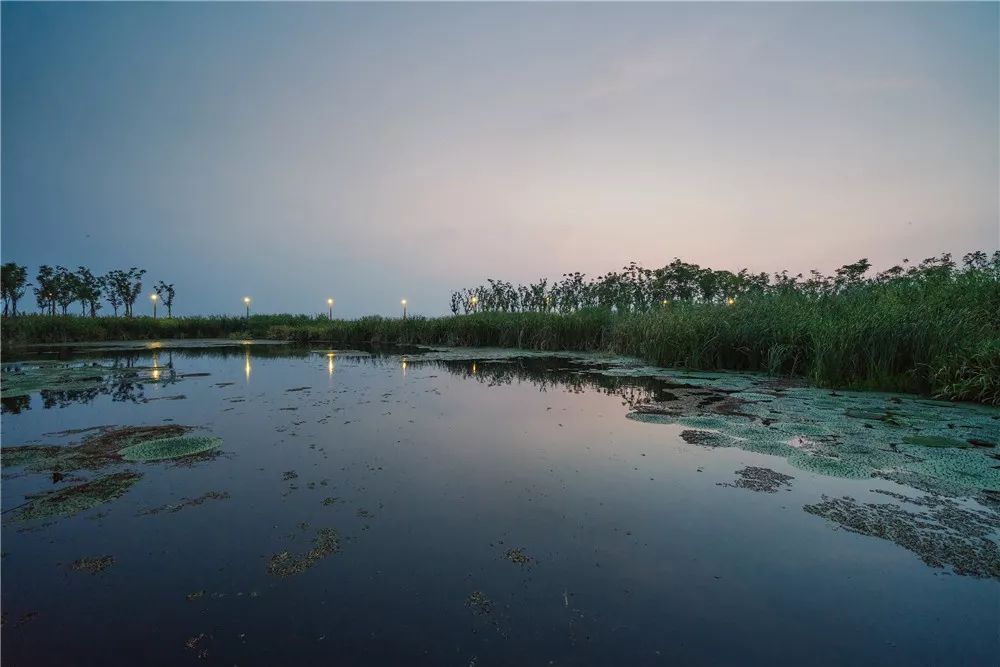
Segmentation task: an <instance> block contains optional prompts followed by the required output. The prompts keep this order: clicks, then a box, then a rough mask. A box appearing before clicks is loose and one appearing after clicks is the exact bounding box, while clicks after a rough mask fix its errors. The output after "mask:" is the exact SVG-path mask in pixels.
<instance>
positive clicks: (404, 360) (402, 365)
mask: <svg viewBox="0 0 1000 667" xmlns="http://www.w3.org/2000/svg"><path fill="white" fill-rule="evenodd" d="M406 363H407V362H406V357H403V361H402V363H401V364H400V366H401V367H402V369H403V377H404V378H405V377H406Z"/></svg>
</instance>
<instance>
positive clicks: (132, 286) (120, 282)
mask: <svg viewBox="0 0 1000 667" xmlns="http://www.w3.org/2000/svg"><path fill="white" fill-rule="evenodd" d="M145 273H146V269H137V268H136V267H134V266H133V267H132V268H131V269H129V270H128V271H122V270H121V269H114V270H113V271H108V274H107V275H106V276H105V277H104V280H105V285H106V286H107V288H108V297H107V298H108V303H110V304H111V307H112V308H114V309H115V315H117V314H118V307H117V306H116V302H117V305H118V306H124V307H125V317H132V306H134V305H135V301H136V299H138V298H139V294H140V293H141V292H142V276H143V275H144V274H145ZM112 294H113V295H114V297H113V298H114V300H112Z"/></svg>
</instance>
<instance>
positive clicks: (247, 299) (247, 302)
mask: <svg viewBox="0 0 1000 667" xmlns="http://www.w3.org/2000/svg"><path fill="white" fill-rule="evenodd" d="M243 303H244V304H245V305H246V307H247V319H248V320H249V319H250V297H248V296H245V297H243Z"/></svg>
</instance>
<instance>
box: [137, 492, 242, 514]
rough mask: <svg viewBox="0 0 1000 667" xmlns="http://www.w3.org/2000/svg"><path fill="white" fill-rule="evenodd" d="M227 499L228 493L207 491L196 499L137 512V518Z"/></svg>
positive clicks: (183, 500) (186, 499) (178, 510)
mask: <svg viewBox="0 0 1000 667" xmlns="http://www.w3.org/2000/svg"><path fill="white" fill-rule="evenodd" d="M228 498H229V492H227V491H221V492H220V491H209V492H208V493H204V494H202V495H200V496H198V497H197V498H184V499H182V500H181V502H179V503H167V504H166V505H160V506H159V507H153V508H151V509H148V510H143V511H142V512H139V516H150V515H153V514H160V513H161V512H171V513H173V512H180V511H181V510H182V509H184V508H185V507H195V506H197V505H201V504H203V503H205V502H207V501H209V500H227V499H228Z"/></svg>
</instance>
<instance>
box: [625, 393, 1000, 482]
mask: <svg viewBox="0 0 1000 667" xmlns="http://www.w3.org/2000/svg"><path fill="white" fill-rule="evenodd" d="M707 378H708V379H698V378H696V377H694V376H691V375H683V374H679V375H675V376H673V377H672V378H671V381H672V382H674V384H673V385H672V386H673V388H672V389H671V393H672V394H673V395H674V398H673V400H669V401H665V402H659V403H652V404H648V405H641V406H636V407H635V409H633V411H632V412H630V413H629V415H628V417H629V418H630V419H633V420H635V421H640V422H646V423H661V424H664V423H665V424H678V425H681V426H684V427H687V428H688V430H685V431H683V432H682V434H681V437H682V439H683V440H685V441H686V442H690V443H693V444H698V445H704V446H720V445H725V444H728V445H731V446H735V447H739V448H741V449H745V450H748V451H752V452H757V453H761V454H771V455H776V456H781V457H783V458H785V459H787V460H788V462H789V464H791V465H792V466H794V467H796V468H799V469H801V470H806V471H809V472H815V473H819V474H823V475H830V476H834V477H844V478H870V477H881V478H886V479H890V480H893V481H896V482H899V483H901V484H908V485H910V486H913V487H914V488H919V489H922V490H925V491H933V492H936V493H942V494H946V495H950V496H976V495H978V494H980V493H982V492H983V491H984V490H1000V469H998V468H997V467H996V461H995V460H994V459H992V458H990V455H989V452H990V448H989V447H987V446H985V445H984V446H974V443H976V442H983V443H992V442H993V441H994V440H995V439H996V433H997V432H998V430H1000V423H998V420H1000V410H998V409H996V408H992V407H988V406H977V405H969V404H952V403H944V402H941V401H929V400H925V399H919V398H916V397H914V396H908V395H894V394H884V393H862V392H828V391H824V390H821V389H816V388H808V387H795V386H782V387H776V386H775V385H773V384H769V383H768V382H767V379H766V378H763V377H759V376H753V375H750V376H743V375H735V376H727V375H726V374H716V375H712V374H707ZM727 378H731V381H730V382H729V383H728V386H727ZM682 383H683V385H690V386H697V388H696V389H692V388H689V387H685V386H683V385H682ZM709 433H711V434H712V435H709Z"/></svg>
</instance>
